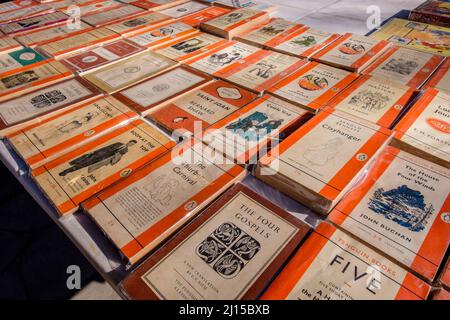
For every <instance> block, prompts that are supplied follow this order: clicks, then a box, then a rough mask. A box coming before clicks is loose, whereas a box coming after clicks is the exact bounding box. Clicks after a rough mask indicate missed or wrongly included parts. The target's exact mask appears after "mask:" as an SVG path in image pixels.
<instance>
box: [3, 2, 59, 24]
mask: <svg viewBox="0 0 450 320" xmlns="http://www.w3.org/2000/svg"><path fill="white" fill-rule="evenodd" d="M54 11H55V10H54V9H53V8H52V7H50V6H48V5H37V6H30V7H26V8H21V9H19V10H13V11H9V12H3V13H0V24H4V23H8V22H13V21H16V20H22V19H26V18H31V17H34V16H39V15H43V14H46V13H51V12H54Z"/></svg>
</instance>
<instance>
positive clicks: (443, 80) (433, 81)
mask: <svg viewBox="0 0 450 320" xmlns="http://www.w3.org/2000/svg"><path fill="white" fill-rule="evenodd" d="M449 68H450V60H449V59H448V58H445V61H444V62H443V63H442V64H441V65H440V66H439V69H437V71H436V72H435V73H434V74H433V75H432V76H431V78H430V79H429V80H428V81H427V83H426V84H425V85H424V87H423V88H422V89H424V90H426V89H428V88H435V89H436V90H439V91H444V92H447V93H448V94H450V72H449Z"/></svg>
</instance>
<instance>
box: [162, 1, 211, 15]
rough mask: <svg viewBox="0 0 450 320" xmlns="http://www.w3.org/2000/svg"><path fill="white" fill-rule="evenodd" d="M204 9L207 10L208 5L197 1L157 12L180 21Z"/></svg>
mask: <svg viewBox="0 0 450 320" xmlns="http://www.w3.org/2000/svg"><path fill="white" fill-rule="evenodd" d="M206 8H209V5H208V4H206V3H202V2H198V1H188V2H185V3H182V4H179V5H177V6H173V7H170V8H167V9H164V10H161V11H159V12H161V13H162V14H165V15H167V16H169V17H171V18H173V19H180V18H183V17H185V16H188V15H191V14H193V13H197V12H199V11H202V10H205V9H206Z"/></svg>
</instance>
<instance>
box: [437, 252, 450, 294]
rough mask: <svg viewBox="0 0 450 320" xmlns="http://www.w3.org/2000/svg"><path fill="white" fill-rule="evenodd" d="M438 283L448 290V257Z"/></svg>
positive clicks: (449, 267)
mask: <svg viewBox="0 0 450 320" xmlns="http://www.w3.org/2000/svg"><path fill="white" fill-rule="evenodd" d="M439 283H440V284H441V285H442V286H443V287H444V288H445V289H446V290H448V291H450V257H449V258H448V259H447V263H446V264H445V267H444V269H443V270H442V272H441V275H440V277H439Z"/></svg>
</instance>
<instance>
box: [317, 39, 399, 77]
mask: <svg viewBox="0 0 450 320" xmlns="http://www.w3.org/2000/svg"><path fill="white" fill-rule="evenodd" d="M389 47H391V43H389V42H388V41H384V40H376V39H374V38H369V37H365V36H361V35H357V34H352V33H347V34H345V35H343V36H342V37H340V38H339V39H338V40H336V41H334V42H333V43H332V44H330V45H329V46H327V47H326V48H325V49H323V50H321V51H320V52H318V53H316V54H315V55H313V56H312V59H313V60H316V61H319V62H321V63H325V64H329V65H332V66H335V67H338V68H342V69H346V70H349V71H352V72H361V71H362V70H364V69H365V68H366V67H367V66H368V65H369V64H370V63H372V62H373V61H375V60H376V59H377V58H378V57H379V56H380V55H381V54H382V53H383V52H385V51H386V50H387V49H388V48H389Z"/></svg>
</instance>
